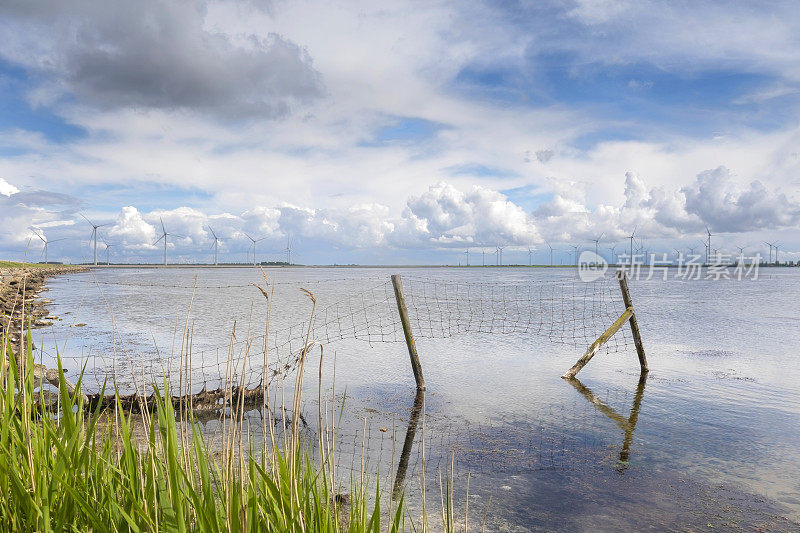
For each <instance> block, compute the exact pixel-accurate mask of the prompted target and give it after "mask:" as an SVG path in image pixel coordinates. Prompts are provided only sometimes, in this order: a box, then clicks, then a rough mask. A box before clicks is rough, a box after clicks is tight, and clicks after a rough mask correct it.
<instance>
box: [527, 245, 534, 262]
mask: <svg viewBox="0 0 800 533" xmlns="http://www.w3.org/2000/svg"><path fill="white" fill-rule="evenodd" d="M532 255H533V250H531V249H530V248H528V266H532V265H533V262H532V261H531V256H532Z"/></svg>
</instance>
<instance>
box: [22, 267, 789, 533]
mask: <svg viewBox="0 0 800 533" xmlns="http://www.w3.org/2000/svg"><path fill="white" fill-rule="evenodd" d="M395 273H396V274H401V275H402V276H403V279H404V280H407V281H404V284H405V285H408V286H409V287H410V288H409V291H410V292H411V293H412V294H413V296H414V297H413V298H410V302H409V307H410V308H411V311H412V313H414V314H415V315H414V316H415V322H414V324H416V325H417V327H418V328H419V329H424V327H425V326H424V324H423V322H424V320H429V319H431V315H430V314H428V315H425V314H424V313H425V309H423V307H424V306H430V305H432V302H433V301H434V300H435V301H439V302H444V303H443V304H437V305H442V306H443V308H439V309H438V310H437V312H438V314H436V315H435V317H434V318H435V319H436V331H434V328H431V331H430V333H431V334H430V335H426V334H425V332H424V331H420V332H419V333H420V334H419V335H418V338H417V348H418V351H419V353H420V358H421V361H422V367H423V372H424V376H425V381H426V383H427V393H426V395H425V397H424V404H420V405H418V407H421V408H422V411H423V414H422V416H421V417H420V418H419V420H416V424H414V423H412V424H409V422H410V421H411V422H414V420H410V419H412V418H413V417H412V411H413V409H414V404H415V385H414V378H413V374H412V372H411V368H410V363H409V358H408V352H407V350H406V347H405V345H404V344H403V343H402V342H401V341H402V333H398V323H397V320H396V313H397V308H396V305H395V303H394V300H393V299H390V298H388V297H389V296H391V292H390V289H391V285H390V284H388V281H389V276H390V275H391V274H395ZM266 274H267V276H268V278H269V281H270V282H272V283H274V284H275V285H274V294H273V303H272V321H271V326H270V327H271V328H272V329H274V330H275V331H279V330H280V331H289V329H288V328H289V326H290V325H292V324H296V325H298V327H299V326H300V325H302V323H303V320H304V319H305V318H306V317H307V316H308V314H309V312H310V309H311V301H310V299H309V298H308V297H307V296H306V295H304V294H303V293H302V292H301V291H300V287H304V288H306V289H308V290H310V291H312V292H313V293H314V295H315V297H316V299H317V302H318V304H317V305H318V311H324V310H325V309H327V311H325V312H326V313H328V315H326V316H327V317H328V318H325V320H324V322H325V323H326V324H328V328H327V331H325V334H326V335H328V337H326V339H327V340H331V339H335V340H337V342H333V341H331V342H329V343H328V344H327V345H326V346H325V351H324V361H323V369H324V378H323V383H322V388H323V394H324V395H325V397H326V398H327V397H330V394H331V392H330V391H331V388H332V386H333V385H334V384H333V383H332V380H333V370H334V364H333V362H334V357H335V389H336V394H337V402H340V401H341V400H342V398H343V396H345V395H346V399H345V400H344V415H343V417H342V421H341V424H340V426H339V429H338V434H339V438H340V440H341V445H340V446H339V448H338V449H339V453H340V454H341V455H340V463H341V464H344V465H352V466H353V467H354V468H355V469H358V468H359V467H360V463H361V460H362V458H361V455H362V452H361V450H362V444H363V445H364V446H365V447H366V457H365V462H366V463H367V464H368V465H369V467H370V468H372V469H373V470H377V469H379V470H380V473H381V479H382V480H383V481H382V486H384V487H388V486H389V485H390V484H391V483H392V481H393V479H394V478H395V477H396V476H397V468H398V464H399V463H401V462H403V463H404V466H403V468H401V470H405V476H404V478H405V482H406V485H405V486H406V494H407V496H408V506H409V513H410V514H411V515H412V516H415V513H416V514H417V515H418V514H419V512H420V508H421V498H420V485H421V483H420V477H421V473H422V469H421V450H422V444H423V441H424V450H425V457H426V475H427V485H426V487H427V500H428V508H429V511H430V510H431V509H433V510H432V511H431V516H432V518H431V520H432V522H433V523H435V521H436V520H437V519H436V513H437V512H438V506H439V488H438V483H439V481H438V480H439V472H442V473H443V474H444V473H445V470H446V468H447V466H448V465H449V463H450V461H451V460H452V461H453V463H454V465H455V472H454V475H453V477H454V484H455V498H456V507H457V510H456V515H457V516H459V515H461V516H462V517H463V512H464V504H465V501H467V500H468V501H469V519H470V529H476V530H477V529H478V528H479V527H480V524H481V522H482V521H483V519H484V513H485V515H486V523H487V529H489V530H504V531H528V530H535V529H542V530H552V529H554V528H555V529H566V530H613V529H620V528H626V529H632V528H635V529H641V528H645V527H651V526H652V527H656V528H659V529H674V530H686V529H706V528H708V526H709V525H710V526H714V527H716V528H744V529H750V528H753V527H755V528H762V530H779V531H782V530H787V531H790V530H797V527H798V526H797V524H796V522H797V521H800V446H799V445H800V394H799V391H798V383H800V369H798V354H797V347H798V346H800V270H793V269H791V270H790V269H779V268H772V269H762V271H761V272H760V273H759V278H758V279H756V280H753V279H745V280H740V281H737V280H694V281H683V280H675V279H670V280H668V281H662V280H660V279H653V280H644V279H640V280H631V281H630V290H631V293H632V297H633V302H634V306H635V308H636V315H637V318H638V321H639V326H640V329H641V334H642V338H643V342H644V347H645V350H646V352H647V358H648V362H649V365H650V369H651V371H650V373H649V375H648V376H647V378H646V380H640V375H639V364H638V360H637V355H636V351H635V348H634V347H633V345H632V344H631V341H630V338H629V337H630V332H629V330H628V331H627V332H626V333H625V335H626V337H623V336H622V333H620V334H618V336H615V343H614V344H613V349H612V350H611V352H612V353H606V352H605V351H602V352H600V353H598V355H597V356H595V358H594V359H593V360H592V361H591V362H590V363H589V364H588V365H587V366H586V368H584V369H583V370H582V371H581V373H580V374H579V375H578V377H579V379H580V382H567V381H565V380H562V379H561V378H560V376H561V374H563V373H564V371H565V370H566V369H568V368H569V367H570V366H571V365H572V364H573V363H574V362H575V361H576V360H577V358H578V357H579V356H580V355H582V353H583V351H584V350H585V349H586V345H588V342H587V343H586V344H585V345H583V346H582V347H576V346H573V345H570V343H569V342H567V343H563V342H558V341H559V339H554V335H553V331H549V334H548V335H545V336H542V335H537V334H536V333H537V332H539V333H540V332H541V326H542V324H541V322H542V321H543V320H544V319H543V318H542V317H546V320H545V321H550V322H552V321H553V320H555V319H558V320H562V323H561V326H560V327H561V331H562V332H564V331H567V332H568V336H569V335H572V337H570V339H568V340H575V339H578V340H579V341H582V340H583V339H584V338H588V336H590V335H592V334H594V333H595V332H596V330H597V328H598V327H601V329H600V331H602V329H604V328H605V327H607V326H608V325H610V323H611V322H607V323H605V324H592V328H590V331H589V332H586V331H584V330H585V324H586V322H587V321H591V320H597V319H598V316H599V315H598V314H597V313H595V312H594V311H593V312H591V313H589V315H585V314H584V315H582V316H581V317H579V318H578V319H575V316H576V315H575V313H574V311H572V310H570V309H566V310H563V309H562V310H558V311H554V309H553V308H550V309H549V310H544V311H543V310H542V304H541V301H538V300H537V302H538V303H537V305H539V307H538V308H537V309H539V311H537V313H539V314H536V313H532V312H528V313H527V314H524V313H523V314H522V315H521V314H520V313H519V312H516V314H513V316H511V317H510V316H509V315H508V312H507V309H508V308H509V307H513V306H519V301H520V298H517V297H513V296H514V295H517V296H519V295H518V294H517V293H513V294H512V293H508V292H506V293H502V294H499V296H498V293H493V296H492V297H491V298H490V299H485V298H484V297H483V296H481V294H480V293H479V292H478V293H476V292H474V290H475V289H473V288H474V287H481V286H483V287H487V286H491V287H496V286H503V285H504V284H508V285H509V286H512V285H513V286H520V285H528V286H532V287H569V286H572V287H574V286H578V287H580V286H579V285H577V284H579V283H580V282H579V281H577V272H576V271H575V270H574V269H571V268H563V269H562V268H552V269H549V268H548V269H529V268H485V269H484V268H470V269H466V268H413V269H411V268H410V269H403V268H392V269H385V268H299V267H298V268H275V269H267V270H266ZM425 280H428V281H429V282H430V283H429V285H427V287H434V286H436V287H443V289H442V292H441V293H436V294H435V295H434V294H433V293H424V290H425V287H426V285H425ZM431 280H434V281H431ZM559 280H564V284H561V283H560V281H559ZM252 283H262V284H263V279H262V276H261V273H260V271H258V270H256V269H250V268H216V269H214V268H201V269H192V268H169V269H133V268H131V269H126V268H118V269H115V268H110V269H95V270H94V271H92V272H90V273H84V274H70V275H69V276H64V277H57V278H52V279H51V280H50V281H49V282H48V286H49V293H47V294H46V296H45V297H47V298H50V299H53V300H54V303H53V304H52V305H51V306H50V310H51V312H52V314H54V315H57V316H58V317H60V319H61V320H58V321H56V323H55V324H54V326H53V327H52V328H47V329H43V330H38V331H37V334H36V335H37V337H39V339H40V340H39V342H38V343H37V344H39V345H40V346H41V348H42V353H43V356H42V357H43V359H45V360H48V358H52V357H53V354H54V353H55V346H56V345H58V347H59V350H60V351H61V353H62V355H63V356H64V357H65V361H66V364H67V367H68V368H69V370H70V372H72V373H74V372H76V371H77V369H78V368H79V364H80V361H83V360H86V361H90V362H91V363H90V366H89V367H87V369H89V370H91V369H92V368H95V369H96V368H98V360H101V361H105V364H106V368H107V365H108V364H109V362H110V361H115V364H116V366H117V373H118V375H119V376H122V375H124V374H126V373H127V374H130V369H131V368H132V369H134V371H136V372H138V371H139V370H140V369H141V368H142V365H145V366H147V364H148V361H150V362H152V361H154V360H156V361H159V364H161V365H164V364H165V361H166V362H167V363H166V364H168V362H169V360H170V354H176V353H179V352H180V345H181V334H182V331H183V330H184V325H185V324H187V323H188V324H189V326H190V330H191V332H192V336H193V338H192V346H193V350H194V352H195V353H194V354H193V357H194V358H195V361H200V360H201V359H203V358H204V357H205V358H207V360H208V361H209V362H211V363H210V367H211V368H212V371H213V370H216V367H214V364H217V363H218V361H219V357H220V356H219V351H218V350H217V351H215V350H216V348H215V347H222V348H221V350H222V359H223V360H224V358H225V353H226V352H225V350H226V348H225V347H226V346H227V344H228V342H229V340H230V336H231V332H232V331H233V328H234V323H235V324H236V326H235V327H236V335H237V337H236V338H237V342H241V341H243V340H244V339H247V338H248V332H249V336H251V337H252V336H254V335H258V334H261V333H262V332H263V330H264V319H265V315H266V300H265V298H264V297H263V295H262V294H261V293H260V292H259V290H258V289H256V288H255V287H253V286H252V285H251V284H252ZM548 283H550V284H551V285H547V284H548ZM448 284H449V285H448ZM615 284H616V280H614V279H613V278H612V279H610V280H609V283H607V284H606V285H605V287H606V289H609V290H611V289H614V288H615V287H617V286H616V285H615ZM195 285H196V286H197V288H196V289H193V287H194V286H195ZM448 287H450V288H449V289H448ZM456 287H460V288H456ZM464 287H468V288H469V289H468V290H467V292H465V290H466V289H464ZM437 290H438V289H437ZM492 290H494V289H492ZM537 290H539V289H537ZM548 290H549V289H548ZM579 290H581V289H579ZM614 290H618V287H617V288H616V289H614ZM365 291H366V293H367V294H368V297H367V298H365V297H363V296H361V295H363V294H365ZM415 291H417V292H415ZM501 292H502V291H501ZM537 294H539V295H540V296H541V294H542V293H541V292H540V293H537ZM548 294H550V293H548ZM381 295H384V296H387V297H386V298H382V297H381ZM423 295H425V296H426V297H427V299H423V298H422V296H423ZM434 297H435V298H434ZM585 297H586V294H585V293H580V294H577V295H575V294H572V295H571V296H569V297H568V298H566V300H565V301H567V303H568V306H569V305H579V304H580V305H583V307H582V309H584V310H585V309H586V306H585V299H586V298H585ZM581 298H583V300H581ZM423 300H424V301H423ZM456 300H459V301H461V300H463V301H464V302H470V301H471V302H472V303H473V304H475V303H476V302H477V303H479V304H481V305H487V304H486V302H489V301H490V302H493V303H491V305H490V306H489V307H493V309H488V310H485V313H484V314H483V315H482V318H481V324H478V325H477V326H476V327H473V326H475V324H472V325H471V326H470V328H465V329H470V331H468V332H461V333H460V334H459V332H458V331H448V334H451V335H452V336H447V337H445V336H444V335H439V334H438V333H439V332H440V330H441V331H444V329H445V327H447V326H449V327H452V326H453V324H456V323H457V322H459V321H463V320H465V317H464V316H461V315H458V316H455V318H453V316H451V315H452V313H451V315H448V317H449V318H448V319H447V324H445V323H444V322H443V319H442V317H443V316H444V315H443V312H447V313H449V312H450V311H451V310H452V308H451V307H450V306H451V304H448V303H447V302H448V301H450V302H454V301H456ZM526 301H527V302H528V303H530V300H526ZM542 301H544V299H542ZM548 301H549V300H548ZM336 302H340V305H339V307H336V306H334V305H333V304H335V303H336ZM580 302H584V303H580ZM359 303H361V304H363V307H364V309H361V310H360V311H359ZM595 303H597V302H595ZM602 303H603V305H605V304H606V303H607V302H602ZM562 304H563V300H562ZM452 305H455V304H452ZM458 305H462V304H458ZM465 305H467V309H470V313H473V314H474V313H475V309H474V307H473V308H470V307H469V305H470V304H469V303H467V304H465ZM190 306H191V309H190ZM345 307H346V308H347V309H345ZM501 307H502V308H503V309H506V311H503V310H501ZM592 309H595V308H594V307H593V308H592ZM333 310H336V312H338V313H339V317H340V318H341V317H342V316H347V317H350V320H351V324H350V323H349V325H344V326H343V325H342V321H341V320H339V321H338V322H336V321H335V320H330V317H331V316H333V315H332V314H331V313H333ZM345 311H346V312H345ZM359 312H360V313H361V315H363V316H360V315H358V313H359ZM608 312H609V311H608V309H605V310H604V313H606V314H602V318H604V319H605V318H606V315H607V313H608ZM503 313H506V314H505V315H503ZM187 316H188V320H187ZM318 316H319V315H318ZM355 316H359V318H358V320H356V319H355V318H354V317H355ZM492 316H498V317H501V316H502V317H503V319H502V320H500V322H497V323H493V322H492V321H491V317H492ZM520 316H525V317H526V318H525V320H524V322H525V323H524V324H512V323H511V322H509V320H510V319H511V318H514V320H517V321H519V317H520ZM515 317H516V318H515ZM612 321H613V319H612ZM319 323H321V322H317V324H319ZM78 324H86V325H85V326H78ZM365 324H366V325H367V326H369V327H370V328H373V329H371V330H370V331H369V332H366V333H363V332H361V334H359V327H361V326H364V325H365ZM486 324H488V326H486V327H484V328H483V329H481V327H482V326H485V325H486ZM564 324H567V325H566V326H565V325H564ZM70 325H72V326H73V327H70ZM533 326H537V327H538V328H539V329H537V327H533ZM348 328H351V329H352V330H353V335H346V334H344V333H343V332H346V331H349V330H348ZM374 328H377V329H374ZM581 328H584V329H581ZM627 328H628V326H627V325H626V326H624V329H623V330H621V331H625V330H627ZM296 329H297V328H295V330H293V333H292V334H293V335H294V334H296V333H297V331H296ZM576 330H580V334H575V331H576ZM323 331H324V330H320V329H316V330H315V336H318V335H320V336H321V335H322V332H323ZM481 331H482V332H481ZM433 333H436V334H433ZM295 336H296V335H295ZM340 337H344V338H343V339H342V340H338V339H339V338H340ZM352 337H359V338H352ZM322 340H325V339H322ZM554 340H556V341H557V342H553V341H554ZM561 340H563V339H561ZM389 341H391V342H389ZM259 342H263V341H256V342H255V343H254V344H255V345H258V343H259ZM589 342H591V340H590V341H589ZM204 350H205V351H204ZM254 353H255V352H254ZM115 354H116V355H115ZM210 354H213V355H210ZM260 357H261V356H260V355H258V356H257V357H254V358H253V360H254V361H255V362H256V363H255V364H256V366H258V364H260V359H259V358H260ZM74 358H77V359H74ZM214 362H217V363H214ZM318 364H319V352H318V351H316V350H315V351H314V352H313V355H312V356H311V357H310V359H309V362H308V367H307V370H306V382H305V386H306V387H307V390H306V392H305V396H306V398H307V399H308V402H307V404H306V407H305V408H304V409H307V411H308V412H307V413H306V416H305V418H306V419H307V420H308V421H309V424H310V427H309V428H308V431H309V432H310V433H311V434H313V432H314V431H315V430H316V428H315V427H314V426H315V424H314V422H313V421H314V420H316V418H317V404H316V403H315V401H316V397H317V387H318V383H317V380H316V374H317V368H318ZM223 366H224V365H223ZM152 367H153V365H152V364H151V365H150V366H148V371H151V370H152ZM98 373H99V372H98ZM209 375H211V372H207V373H205V374H203V375H202V377H199V378H198V381H197V384H199V383H200V381H201V380H203V379H207V378H208V376H209ZM290 376H293V374H290ZM91 384H92V380H91V376H88V377H87V386H91ZM197 384H196V385H197ZM198 386H199V385H198ZM209 424H211V426H210V427H211V428H212V429H213V424H214V422H213V421H212V422H209ZM409 427H411V429H412V435H410V437H409V439H408V440H409V441H410V446H406V451H407V453H406V457H405V460H403V461H401V455H403V454H402V453H401V452H402V448H403V445H404V442H405V440H406V435H407V431H408V429H409ZM382 430H385V431H382ZM467 480H469V494H468V495H467V494H466V487H467Z"/></svg>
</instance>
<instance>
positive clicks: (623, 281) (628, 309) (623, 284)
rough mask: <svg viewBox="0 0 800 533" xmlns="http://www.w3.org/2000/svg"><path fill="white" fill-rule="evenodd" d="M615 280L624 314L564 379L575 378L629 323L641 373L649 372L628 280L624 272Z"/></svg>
mask: <svg viewBox="0 0 800 533" xmlns="http://www.w3.org/2000/svg"><path fill="white" fill-rule="evenodd" d="M617 278H618V279H619V288H620V290H621V291H622V300H623V302H625V312H624V313H622V315H620V317H619V318H618V319H617V320H616V321H615V322H614V323H613V324H611V327H610V328H608V329H607V330H606V331H605V332H604V333H603V334H602V335H600V336H599V337H598V338H597V340H596V341H594V342H593V343H592V345H591V346H589V349H588V350H586V353H585V354H583V356H582V357H581V358H580V359H578V362H577V363H575V364H574V365H572V368H570V369H569V370H567V371H566V372H565V373H564V375H563V376H561V377H562V378H564V379H572V378H574V377H575V374H577V373H578V372H580V371H581V368H583V367H584V366H586V363H588V362H589V361H590V360H591V359H592V357H594V354H596V353H597V352H598V351H599V350H600V347H601V346H603V344H605V343H606V342H608V339H610V338H611V337H612V336H613V335H614V334H615V333H616V332H617V331H619V328H621V327H622V326H623V325H624V324H625V322H630V323H631V332H632V333H633V342H634V343H635V344H636V353H637V354H638V355H639V365H640V366H641V368H642V372H643V373H644V372H649V369H648V368H647V358H646V357H645V356H644V346H643V345H642V337H641V336H640V335H639V324H637V323H636V313H635V311H634V310H633V302H632V301H631V293H630V292H629V291H628V280H627V278H626V277H625V271H623V270H620V271H619V272H617Z"/></svg>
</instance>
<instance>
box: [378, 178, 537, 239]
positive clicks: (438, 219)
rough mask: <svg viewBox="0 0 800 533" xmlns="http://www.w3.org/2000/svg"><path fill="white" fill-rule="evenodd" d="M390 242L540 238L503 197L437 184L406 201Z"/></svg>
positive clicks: (479, 189) (517, 208) (518, 209)
mask: <svg viewBox="0 0 800 533" xmlns="http://www.w3.org/2000/svg"><path fill="white" fill-rule="evenodd" d="M396 226H397V230H396V231H395V232H393V234H392V236H391V241H392V242H393V243H394V244H396V245H399V246H404V247H412V246H415V245H416V246H419V245H420V244H427V245H440V246H454V245H459V246H461V245H465V244H466V245H470V244H471V245H486V244H492V245H494V244H518V245H525V244H531V243H533V242H536V241H537V240H538V239H539V234H538V232H537V229H536V226H535V225H534V224H533V222H532V220H531V217H530V216H529V215H528V214H527V213H526V212H525V210H524V209H522V208H521V207H520V206H518V205H516V204H514V203H513V202H511V201H509V200H508V198H506V196H505V195H503V194H501V193H499V192H497V191H494V190H490V189H486V188H483V187H478V186H475V187H473V188H472V189H471V190H470V191H468V192H463V191H460V190H458V189H456V188H455V187H453V186H452V185H449V184H447V183H444V182H440V183H438V184H436V185H433V186H431V187H430V188H429V189H428V191H426V192H425V193H423V194H422V195H420V196H417V197H412V198H410V199H409V200H408V202H407V207H406V209H405V210H404V211H403V216H402V218H401V219H400V220H399V221H398V223H397V225H396Z"/></svg>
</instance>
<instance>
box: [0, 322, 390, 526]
mask: <svg viewBox="0 0 800 533" xmlns="http://www.w3.org/2000/svg"><path fill="white" fill-rule="evenodd" d="M25 352H26V353H25V356H24V357H22V358H20V361H16V360H15V357H14V356H13V355H12V352H11V349H10V344H9V343H8V340H7V337H6V335H5V334H3V335H2V347H1V348H0V357H1V360H2V368H3V369H4V371H3V372H0V523H2V524H4V526H5V530H6V531H297V532H300V531H320V532H336V531H350V532H362V531H370V532H376V533H377V532H379V531H387V532H395V531H401V530H403V529H404V517H403V514H404V511H403V500H402V497H401V498H400V499H399V502H396V503H395V507H394V508H393V509H392V510H391V512H387V511H386V510H384V512H382V509H381V498H380V488H379V487H378V484H377V482H376V483H375V486H374V488H373V489H369V488H368V487H365V486H359V485H358V483H357V482H355V481H354V482H353V483H352V485H353V486H351V487H349V489H350V490H349V494H350V498H351V500H350V503H349V506H347V507H344V506H340V505H338V504H337V503H335V502H336V501H337V498H336V494H337V493H338V492H339V488H340V487H338V486H337V483H336V482H335V480H334V475H333V474H334V466H335V465H332V464H330V461H329V457H332V455H333V454H330V455H327V454H326V453H324V451H320V455H319V457H317V458H312V457H311V454H310V453H309V452H307V451H306V450H307V448H306V447H305V446H304V444H303V442H302V439H299V438H297V437H298V435H297V433H296V428H294V431H295V433H294V434H293V435H292V438H291V440H289V441H287V440H286V439H276V437H275V435H274V434H272V433H270V435H269V440H268V438H267V437H265V438H264V440H263V443H261V442H259V443H258V444H255V443H254V442H253V441H252V440H250V439H249V438H248V437H247V436H246V435H245V436H244V438H243V435H244V432H243V431H242V426H241V418H239V421H238V424H237V421H236V420H235V419H236V417H235V416H234V417H233V419H234V420H232V421H230V422H229V423H228V425H227V428H226V429H225V430H223V434H222V441H223V442H224V443H226V444H225V445H224V446H223V447H222V451H221V453H220V452H218V451H216V450H215V453H211V452H212V450H210V449H209V446H208V445H207V443H206V442H205V441H204V437H203V436H202V434H201V432H200V431H199V429H198V427H197V426H196V425H195V423H193V422H182V421H185V420H192V414H191V411H190V408H189V407H186V408H184V407H181V408H179V409H178V410H177V411H176V408H175V407H173V403H172V402H171V401H164V400H163V399H161V398H159V399H158V401H157V402H156V409H155V411H154V412H153V413H152V414H148V413H144V414H141V415H133V414H126V413H125V412H124V411H123V410H122V409H121V408H120V409H117V410H116V411H111V412H108V413H105V414H103V413H101V412H99V410H98V411H87V410H85V409H84V408H83V405H82V400H81V399H80V395H79V394H78V393H76V394H75V395H74V396H70V395H69V393H68V392H67V387H66V384H65V381H64V375H63V371H62V370H61V367H60V363H59V373H60V376H61V377H60V387H59V391H58V401H59V403H60V407H61V409H60V410H59V411H57V414H54V413H53V412H51V411H49V410H47V409H46V408H44V407H43V406H41V405H39V404H38V403H37V402H36V399H37V397H39V393H38V392H37V391H36V387H37V385H38V384H37V383H35V382H34V377H33V372H26V371H25V369H26V368H32V365H33V364H34V360H33V357H32V350H31V344H30V342H28V346H27V350H26V351H25ZM18 363H19V364H18ZM78 387H79V388H80V380H79V382H78ZM165 390H166V386H165ZM298 400H299V399H298ZM229 401H232V400H229ZM112 417H113V418H114V423H111V424H106V423H104V422H103V421H104V420H106V419H108V418H112ZM139 418H141V423H142V425H143V427H144V432H143V434H144V435H145V436H144V437H143V438H142V437H139V438H135V437H134V431H133V425H134V422H137V423H138V421H139ZM280 440H283V442H284V444H283V445H281V444H280V443H279V441H280ZM289 443H291V444H289ZM364 484H366V483H362V485H364ZM372 490H374V491H375V495H374V496H373V497H370V494H371V493H372Z"/></svg>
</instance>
